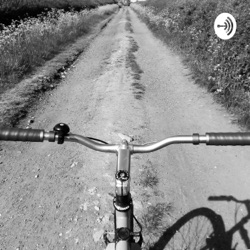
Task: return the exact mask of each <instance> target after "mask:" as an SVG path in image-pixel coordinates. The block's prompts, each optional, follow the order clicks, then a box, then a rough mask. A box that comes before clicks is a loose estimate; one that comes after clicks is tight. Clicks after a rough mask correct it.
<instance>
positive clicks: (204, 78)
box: [133, 0, 250, 128]
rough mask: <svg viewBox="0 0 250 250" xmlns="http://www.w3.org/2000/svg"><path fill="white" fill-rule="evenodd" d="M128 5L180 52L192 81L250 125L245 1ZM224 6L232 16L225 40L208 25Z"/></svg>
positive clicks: (162, 0) (248, 5) (164, 0)
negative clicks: (230, 34)
mask: <svg viewBox="0 0 250 250" xmlns="http://www.w3.org/2000/svg"><path fill="white" fill-rule="evenodd" d="M133 8H134V9H135V11H136V12H137V13H139V15H140V17H141V18H142V19H143V20H144V21H145V22H146V23H147V25H148V26H149V27H150V28H151V30H152V31H153V32H154V33H155V34H157V35H158V36H159V37H160V38H161V39H162V40H163V41H164V42H165V43H167V44H169V45H170V46H172V47H173V48H175V49H176V50H177V51H179V52H180V53H182V54H183V55H184V57H185V58H186V63H187V64H188V65H189V66H190V67H191V68H192V70H193V72H194V75H195V76H196V79H195V80H196V82H197V83H198V84H200V85H202V86H205V87H206V88H207V89H208V91H210V92H213V93H214V96H215V97H216V99H217V100H218V101H219V102H221V103H223V104H224V105H225V106H226V107H227V108H228V109H229V110H230V111H231V112H233V113H235V114H237V116H238V122H240V123H241V124H243V125H246V126H247V127H248V128H250V46H249V41H250V32H249V29H250V15H249V13H250V2H249V1H240V0H229V1H223V0H201V1H197V0H186V1H185V0H179V1H170V0H157V1H154V0H148V1H147V2H145V3H141V4H135V5H133ZM223 12H227V13H230V14H232V15H233V16H234V17H235V19H236V21H237V32H236V34H235V36H234V37H233V38H231V39H230V40H221V39H219V38H217V36H216V35H215V32H214V29H213V24H214V20H215V18H216V17H217V16H218V15H219V14H220V13H223Z"/></svg>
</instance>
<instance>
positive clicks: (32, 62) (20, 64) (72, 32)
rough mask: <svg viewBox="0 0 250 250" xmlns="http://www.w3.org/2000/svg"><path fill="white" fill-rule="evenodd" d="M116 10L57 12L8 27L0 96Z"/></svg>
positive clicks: (2, 35)
mask: <svg viewBox="0 0 250 250" xmlns="http://www.w3.org/2000/svg"><path fill="white" fill-rule="evenodd" d="M116 9H117V7H116V5H112V6H109V7H102V8H99V9H95V10H90V11H88V10H83V11H80V12H76V11H69V12H66V11H63V10H56V9H53V10H52V11H50V12H48V13H47V14H46V15H41V16H39V17H38V18H28V19H25V20H23V21H21V23H20V24H18V25H15V24H12V25H10V26H5V27H4V29H3V30H2V31H1V32H0V55H1V60H0V94H1V93H3V92H4V91H5V90H6V89H9V88H11V87H13V86H14V85H15V84H16V83H18V82H19V81H20V80H22V78H23V77H24V76H25V75H26V74H28V73H30V72H32V70H34V69H35V68H36V67H38V66H41V65H42V64H43V63H44V62H45V61H46V60H49V59H51V58H52V57H54V56H55V55H56V54H57V53H59V52H60V51H61V50H62V49H63V48H64V47H65V46H66V45H67V44H69V43H71V42H73V41H74V40H76V38H77V37H80V36H82V35H84V34H87V33H88V32H90V30H91V29H92V28H93V27H94V26H95V25H96V24H97V23H98V22H100V21H101V20H103V19H104V18H106V17H107V16H108V15H110V14H111V13H113V12H114V11H115V10H116Z"/></svg>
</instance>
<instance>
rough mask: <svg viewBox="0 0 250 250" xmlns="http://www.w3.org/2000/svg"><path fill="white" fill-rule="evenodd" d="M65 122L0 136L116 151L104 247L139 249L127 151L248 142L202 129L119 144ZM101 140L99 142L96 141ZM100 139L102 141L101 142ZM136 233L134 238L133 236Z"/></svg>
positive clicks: (249, 136)
mask: <svg viewBox="0 0 250 250" xmlns="http://www.w3.org/2000/svg"><path fill="white" fill-rule="evenodd" d="M69 132H70V129H69V127H68V125H67V124H64V123H59V124H57V125H56V126H55V127H54V129H53V131H49V132H45V131H44V130H40V129H17V128H1V129H0V140H4V141H31V142H43V141H49V142H57V143H58V144H63V143H64V141H69V142H75V143H79V144H82V145H84V146H86V147H88V148H90V149H92V150H96V151H100V152H105V153H115V154H117V167H116V174H115V182H116V185H115V197H114V201H113V205H114V209H115V211H114V215H115V223H114V224H115V225H114V230H115V237H114V240H113V241H112V242H110V241H109V240H108V238H107V234H108V233H105V234H104V240H105V242H106V244H107V248H106V250H140V249H141V244H142V241H143V239H142V234H141V228H142V227H141V225H140V223H139V222H138V221H137V219H136V218H135V216H134V214H133V201H132V198H131V194H130V160H131V154H135V153H150V152H153V151H156V150H159V149H161V148H164V147H166V146H168V145H171V144H184V143H190V144H194V145H198V144H200V143H204V144H206V145H215V146H227V145H230V146H235V145H241V146H244V145H250V133H206V134H205V135H199V134H193V135H189V136H173V137H169V138H166V139H164V140H161V141H158V142H152V143H149V144H145V145H135V144H129V143H128V142H127V141H126V140H122V142H121V143H120V144H108V143H105V142H103V141H101V140H98V139H96V140H97V141H99V143H97V142H94V141H93V140H95V139H93V138H88V137H84V136H80V135H76V134H71V133H69ZM100 142H101V143H100ZM102 143H104V144H102ZM134 221H135V222H136V223H137V224H138V226H139V228H140V231H139V232H134ZM135 237H139V240H138V241H137V242H135V240H134V238H135Z"/></svg>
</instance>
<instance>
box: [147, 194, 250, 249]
mask: <svg viewBox="0 0 250 250" xmlns="http://www.w3.org/2000/svg"><path fill="white" fill-rule="evenodd" d="M208 200H210V201H228V202H229V201H234V202H236V203H237V204H239V203H240V204H243V205H245V206H246V210H247V215H246V216H244V217H243V218H242V219H241V220H240V221H239V222H237V223H236V224H235V225H234V226H233V227H232V228H231V229H229V230H228V231H226V230H225V225H224V222H223V219H222V217H221V216H220V215H219V214H217V213H215V212H214V211H213V210H212V209H210V208H206V207H201V208H197V209H194V210H192V211H190V212H188V213H187V214H185V215H184V216H183V217H181V218H180V219H179V220H177V221H176V222H175V223H174V224H173V225H172V226H171V227H169V228H167V229H166V230H165V231H164V232H163V234H162V235H161V236H160V238H159V240H158V241H157V242H155V243H154V244H153V245H152V246H150V248H149V250H164V249H165V250H166V249H171V250H172V249H173V250H174V249H176V250H182V249H185V250H195V249H199V250H202V249H203V250H205V249H214V250H230V249H236V246H237V244H236V245H235V246H234V247H233V248H232V238H233V234H234V233H235V232H237V231H238V232H239V233H240V235H241V238H242V239H243V241H244V243H245V245H246V247H247V249H250V239H249V236H248V232H247V230H246V229H245V228H244V227H243V226H244V224H246V223H247V222H248V220H249V219H250V200H237V199H236V198H234V197H233V196H210V197H209V198H208ZM207 224H209V225H210V226H207ZM204 228H205V230H207V231H204ZM185 230H186V231H185ZM209 230H210V231H209ZM203 233H204V234H205V233H206V236H204V237H203V238H202V234H203ZM179 241H181V243H180V242H179ZM202 242H203V243H202ZM199 244H200V245H199Z"/></svg>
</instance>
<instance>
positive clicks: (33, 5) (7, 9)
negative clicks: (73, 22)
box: [0, 0, 114, 25]
mask: <svg viewBox="0 0 250 250" xmlns="http://www.w3.org/2000/svg"><path fill="white" fill-rule="evenodd" d="M108 3H114V1H113V0H43V1H40V0H0V23H2V24H4V25H8V24H10V22H11V20H12V19H14V20H16V19H23V18H24V17H36V16H37V15H38V14H41V13H42V12H44V11H47V10H51V9H53V8H55V9H64V10H66V11H68V10H70V9H72V8H74V9H75V10H78V11H80V10H82V9H86V8H87V9H91V8H96V7H97V6H99V5H104V4H108Z"/></svg>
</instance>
